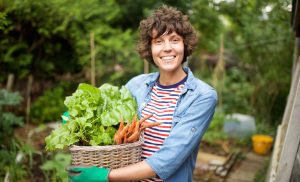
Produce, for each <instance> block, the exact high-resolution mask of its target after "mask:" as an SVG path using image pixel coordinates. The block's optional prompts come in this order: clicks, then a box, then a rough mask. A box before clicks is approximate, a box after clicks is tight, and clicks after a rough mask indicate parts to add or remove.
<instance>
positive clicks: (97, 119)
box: [45, 83, 137, 150]
mask: <svg viewBox="0 0 300 182" xmlns="http://www.w3.org/2000/svg"><path fill="white" fill-rule="evenodd" d="M64 104H65V105H66V107H67V108H68V112H69V115H70V117H69V119H68V120H67V122H66V124H64V125H63V126H62V127H60V128H58V129H56V130H54V131H53V132H52V133H51V134H50V135H49V136H48V137H46V139H45V141H46V149H47V150H55V149H63V148H65V147H67V146H70V145H72V144H77V145H93V146H95V145H111V144H113V137H114V134H115V132H116V129H117V127H118V125H119V121H120V117H122V118H123V120H124V121H125V122H131V120H132V118H133V117H134V115H135V114H136V112H137V104H136V101H135V99H134V98H133V97H132V95H131V93H130V92H129V90H128V89H127V88H126V87H124V86H122V87H121V88H120V89H119V88H118V87H116V86H113V85H111V84H108V83H105V84H103V85H102V86H101V87H99V88H97V87H94V86H92V85H89V84H86V83H81V84H79V86H78V88H77V90H76V91H75V92H74V93H73V94H72V95H71V96H68V97H66V99H65V101H64Z"/></svg>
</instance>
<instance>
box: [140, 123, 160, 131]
mask: <svg viewBox="0 0 300 182" xmlns="http://www.w3.org/2000/svg"><path fill="white" fill-rule="evenodd" d="M161 123H162V122H152V123H149V122H144V123H142V126H141V130H144V129H145V128H151V127H154V126H158V125H160V124H161Z"/></svg>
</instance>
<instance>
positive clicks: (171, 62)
mask: <svg viewBox="0 0 300 182" xmlns="http://www.w3.org/2000/svg"><path fill="white" fill-rule="evenodd" d="M152 34H153V37H156V35H157V31H156V30H155V29H154V30H153V32H152ZM151 51H152V58H153V60H154V63H155V64H156V66H157V67H158V68H159V70H160V72H161V73H176V72H178V71H182V61H183V57H184V43H183V38H182V37H181V36H180V35H178V34H177V33H176V32H171V33H168V32H166V33H164V34H163V35H161V36H159V37H157V38H153V39H152V41H151Z"/></svg>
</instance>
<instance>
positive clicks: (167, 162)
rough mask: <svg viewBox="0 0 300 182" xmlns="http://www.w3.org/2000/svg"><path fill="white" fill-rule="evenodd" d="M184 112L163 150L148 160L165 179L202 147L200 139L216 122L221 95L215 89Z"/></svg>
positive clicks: (192, 103)
mask: <svg viewBox="0 0 300 182" xmlns="http://www.w3.org/2000/svg"><path fill="white" fill-rule="evenodd" d="M195 98H196V99H194V100H193V102H191V103H190V104H189V105H187V106H185V107H186V108H185V109H184V112H182V113H181V114H180V115H175V116H174V118H173V122H175V124H174V126H173V128H172V130H171V132H170V135H169V137H168V138H166V140H165V142H164V145H163V146H162V147H161V149H160V150H159V151H157V152H156V153H154V154H153V155H152V156H151V157H149V158H147V159H146V162H147V163H148V164H149V165H150V166H151V167H152V169H153V170H154V171H155V172H156V174H157V175H158V176H159V177H160V178H161V179H163V180H166V179H167V178H169V177H170V176H171V175H172V174H174V172H176V170H177V169H178V168H179V167H180V166H181V165H182V164H183V163H184V162H185V161H186V159H187V158H188V157H189V156H190V155H191V154H192V152H193V151H195V149H197V147H198V146H199V143H200V140H201V138H202V136H203V134H204V133H205V131H206V129H207V128H208V126H209V123H210V121H211V120H212V117H213V114H214V111H215V107H216V103H217V94H216V91H215V90H213V89H210V90H207V92H205V93H201V94H199V95H197V96H196V97H195Z"/></svg>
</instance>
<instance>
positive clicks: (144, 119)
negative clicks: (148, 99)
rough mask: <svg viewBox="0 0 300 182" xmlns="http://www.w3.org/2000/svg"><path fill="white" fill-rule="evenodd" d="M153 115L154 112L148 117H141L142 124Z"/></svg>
mask: <svg viewBox="0 0 300 182" xmlns="http://www.w3.org/2000/svg"><path fill="white" fill-rule="evenodd" d="M151 116H153V114H149V115H147V116H146V117H144V118H142V119H140V124H143V122H145V121H146V120H147V119H149V118H151Z"/></svg>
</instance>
